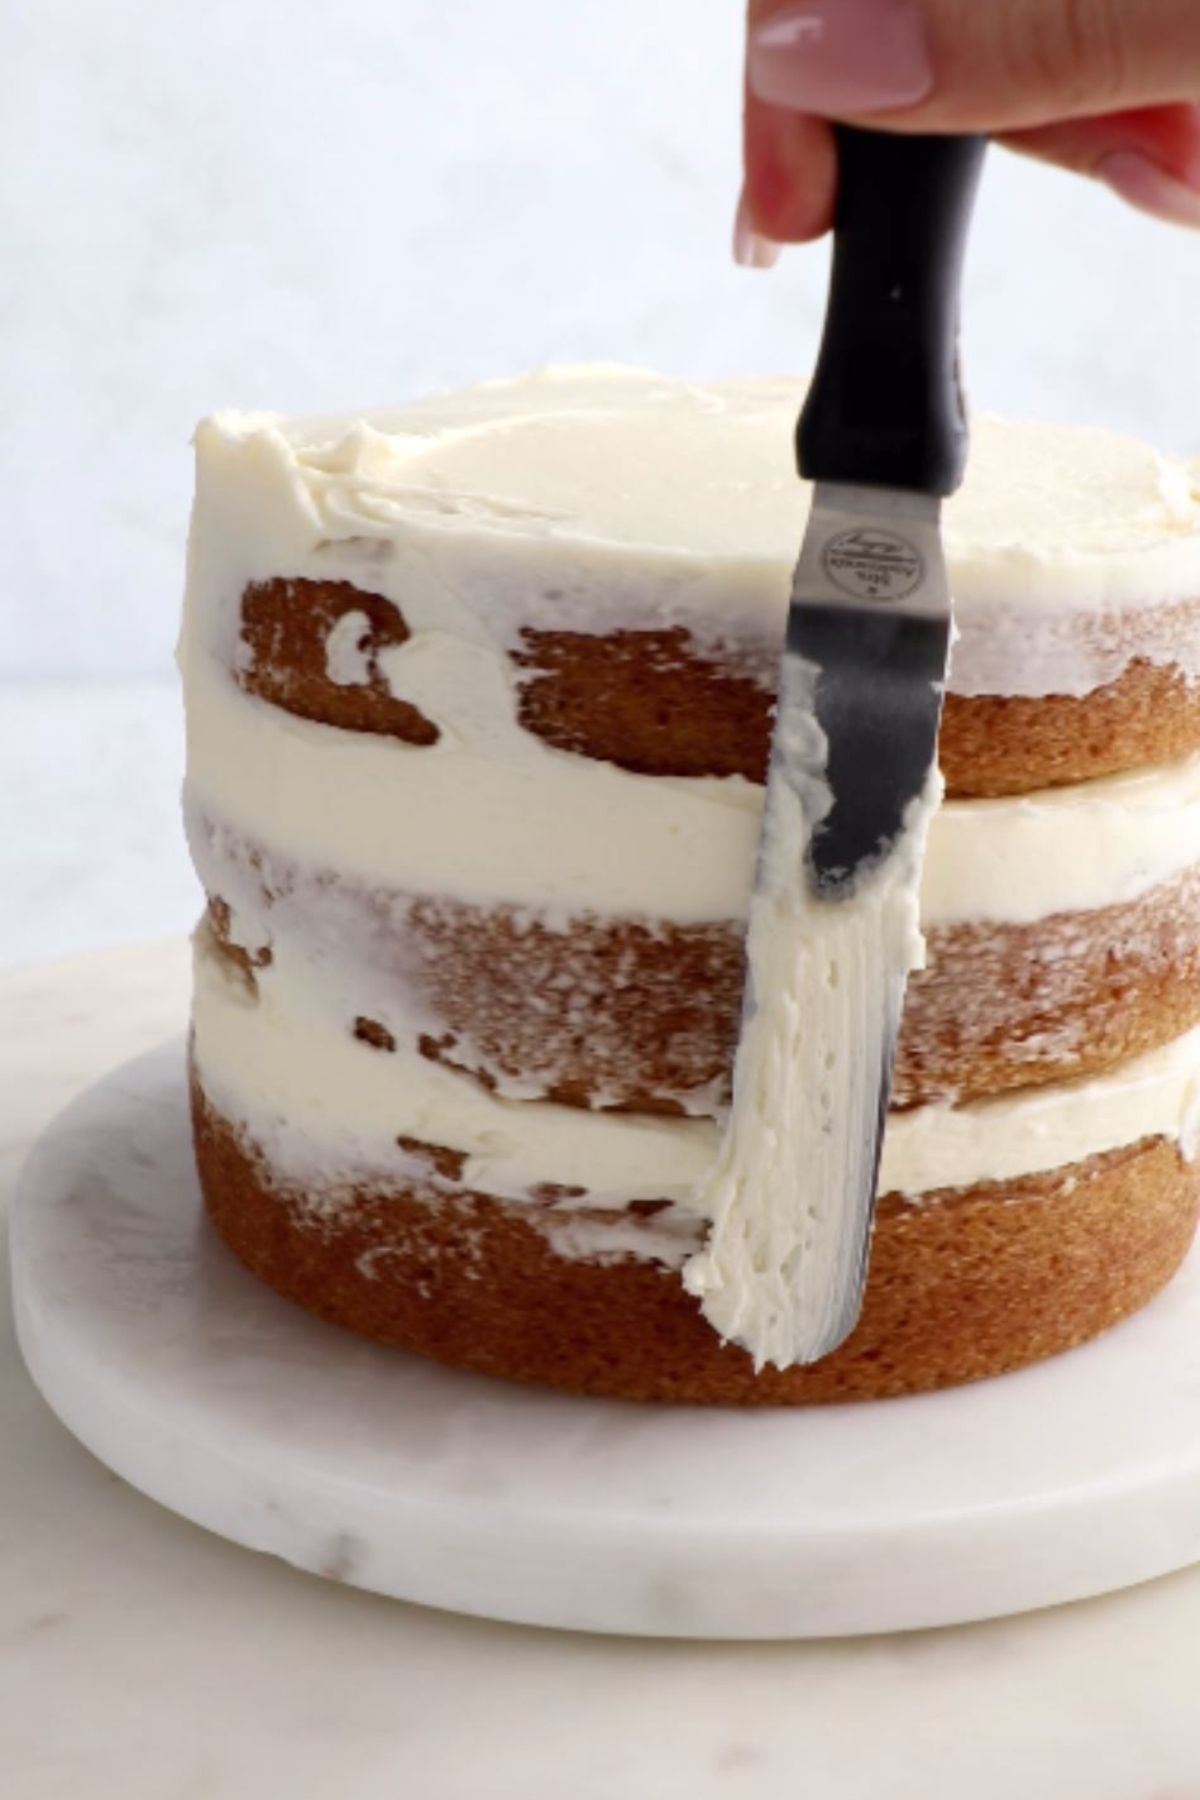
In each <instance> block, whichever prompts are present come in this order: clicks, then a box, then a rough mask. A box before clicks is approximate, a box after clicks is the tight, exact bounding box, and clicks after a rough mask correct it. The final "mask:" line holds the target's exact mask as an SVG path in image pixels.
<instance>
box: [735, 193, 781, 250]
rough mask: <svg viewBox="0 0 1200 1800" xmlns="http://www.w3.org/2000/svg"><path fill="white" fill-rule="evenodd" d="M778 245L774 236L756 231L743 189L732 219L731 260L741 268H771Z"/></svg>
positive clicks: (778, 248)
mask: <svg viewBox="0 0 1200 1800" xmlns="http://www.w3.org/2000/svg"><path fill="white" fill-rule="evenodd" d="M779 250H780V246H779V245H778V244H777V243H776V242H775V240H774V238H769V237H765V236H764V235H763V233H762V232H761V231H756V230H755V227H754V221H753V220H752V219H751V217H750V208H749V206H748V204H747V202H746V195H745V192H744V191H743V192H742V194H741V196H740V198H739V200H738V203H737V212H736V214H735V216H734V221H733V260H734V262H735V263H737V264H738V265H739V266H740V267H741V268H743V269H773V268H774V267H775V264H776V263H777V262H778V261H779Z"/></svg>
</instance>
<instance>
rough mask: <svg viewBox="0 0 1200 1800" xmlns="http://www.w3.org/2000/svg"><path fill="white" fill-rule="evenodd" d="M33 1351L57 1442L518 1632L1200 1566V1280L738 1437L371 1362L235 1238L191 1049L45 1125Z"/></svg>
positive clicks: (32, 1276)
mask: <svg viewBox="0 0 1200 1800" xmlns="http://www.w3.org/2000/svg"><path fill="white" fill-rule="evenodd" d="M13 1261H14V1272H15V1296H16V1304H17V1319H18V1329H19V1335H20V1339H21V1344H22V1347H23V1350H24V1354H25V1357H26V1360H27V1363H28V1366H29V1368H30V1370H31V1372H32V1374H33V1377H34V1379H35V1381H36V1382H37V1384H38V1386H39V1387H40V1388H41V1390H42V1392H43V1394H44V1395H45V1397H46V1399H47V1400H48V1401H49V1402H50V1404H51V1406H52V1407H53V1408H54V1410H55V1411H56V1412H57V1413H58V1414H59V1416H60V1417H61V1418H62V1420H63V1421H64V1423H65V1424H66V1425H67V1426H68V1428H69V1429H70V1430H71V1431H72V1432H73V1433H74V1434H75V1435H76V1436H77V1437H78V1438H79V1439H80V1440H81V1441H82V1442H83V1443H84V1444H85V1445H87V1447H88V1448H89V1449H90V1450H92V1451H93V1453H94V1454H95V1455H96V1456H98V1457H99V1458H101V1459H102V1461H104V1462H105V1463H107V1464H108V1465H109V1466H110V1467H111V1468H113V1469H114V1470H116V1471H117V1472H118V1473H119V1474H120V1475H122V1476H124V1477H125V1479H126V1480H127V1481H129V1482H131V1483H132V1484H133V1485H134V1486H135V1487H138V1488H140V1489H142V1490H143V1491H144V1492H145V1493H147V1494H149V1495H151V1496H152V1497H153V1498H154V1499H156V1500H158V1501H160V1502H162V1503H163V1504H164V1505H166V1506H168V1507H171V1508H172V1509H173V1510H175V1511H176V1512H179V1513H181V1514H183V1515H184V1516H185V1517H187V1518H189V1519H192V1520H194V1521H196V1522H197V1523H199V1524H201V1525H205V1526H207V1527H208V1528H209V1529H210V1530H213V1531H216V1532H219V1533H220V1534H222V1535H223V1536H225V1537H228V1538H232V1539H233V1540H235V1541H236V1542H238V1543H240V1544H244V1545H247V1546H249V1547H251V1548H254V1549H259V1550H266V1551H269V1552H272V1553H273V1554H275V1555H276V1556H280V1557H283V1558H284V1559H285V1560H286V1561H287V1562H289V1563H292V1564H294V1565H296V1566H297V1567H299V1568H302V1569H307V1570H310V1571H313V1572H315V1573H319V1574H325V1575H329V1576H333V1577H336V1578H338V1579H340V1580H342V1581H347V1582H350V1583H352V1584H354V1585H356V1586H360V1587H364V1588H368V1589H371V1590H374V1591H376V1592H379V1593H383V1594H388V1595H393V1596H397V1597H400V1598H403V1599H409V1600H417V1601H421V1602H424V1603H426V1604H427V1605H432V1606H437V1607H443V1608H448V1609H451V1610H454V1611H459V1612H466V1613H471V1614H476V1615H482V1616H485V1617H490V1618H497V1619H506V1620H513V1621H517V1622H521V1623H528V1624H538V1625H552V1626H559V1627H567V1628H576V1629H585V1630H592V1631H605V1632H630V1633H641V1634H651V1635H656V1636H673V1637H699V1638H704V1637H733V1638H776V1637H811V1636H818V1635H820V1636H829V1635H850V1634H858V1633H865V1632H879V1631H894V1630H903V1629H909V1628H914V1627H922V1626H930V1625H944V1624H952V1623H959V1622H962V1621H968V1620H973V1619H981V1618H986V1617H994V1616H1000V1615H1003V1614H1007V1613H1013V1612H1018V1611H1022V1610H1025V1609H1028V1608H1033V1607H1043V1606H1047V1605H1050V1604H1052V1603H1055V1602H1059V1601H1065V1600H1073V1599H1078V1598H1081V1597H1084V1596H1088V1595H1093V1594H1097V1593H1101V1592H1104V1591H1108V1590H1111V1589H1114V1588H1117V1587H1122V1586H1127V1585H1130V1584H1132V1583H1136V1582H1140V1581H1144V1580H1146V1579H1147V1578H1149V1577H1152V1576H1157V1575H1161V1574H1163V1573H1165V1572H1167V1571H1169V1570H1173V1569H1177V1568H1180V1567H1182V1566H1183V1565H1185V1564H1188V1563H1190V1562H1193V1561H1197V1560H1200V1260H1198V1259H1197V1258H1195V1257H1194V1258H1193V1259H1192V1261H1191V1263H1190V1265H1189V1267H1188V1268H1187V1269H1186V1270H1185V1271H1184V1273H1183V1274H1182V1275H1181V1276H1180V1277H1179V1279H1178V1280H1177V1281H1176V1282H1175V1283H1174V1284H1173V1285H1172V1287H1171V1288H1170V1289H1169V1291H1168V1292H1167V1293H1166V1294H1165V1295H1163V1296H1162V1297H1161V1298H1160V1299H1159V1300H1158V1301H1157V1302H1156V1303H1155V1304H1154V1305H1153V1306H1152V1307H1150V1308H1149V1309H1148V1310H1147V1311H1146V1312H1144V1313H1143V1314H1142V1315H1141V1316H1140V1317H1139V1318H1138V1319H1136V1320H1135V1321H1132V1322H1130V1323H1129V1324H1128V1325H1126V1326H1124V1327H1120V1328H1118V1329H1117V1330H1115V1331H1113V1332H1111V1333H1109V1334H1108V1335H1107V1336H1106V1337H1104V1338H1103V1339H1101V1340H1100V1341H1099V1342H1098V1343H1096V1344H1094V1345H1091V1346H1089V1347H1087V1348H1085V1349H1083V1350H1080V1351H1077V1352H1075V1353H1073V1354H1072V1355H1070V1356H1066V1357H1062V1358H1059V1359H1058V1360H1057V1361H1055V1362H1053V1363H1051V1364H1048V1365H1046V1366H1045V1367H1043V1368H1040V1369H1034V1370H1030V1371H1027V1372H1025V1373H1023V1374H1020V1375H1016V1376H1009V1377H1007V1378H1005V1379H1003V1380H999V1381H993V1382H988V1383H985V1384H982V1385H980V1386H977V1387H974V1388H970V1389H963V1390H959V1391H958V1392H954V1393H947V1394H940V1395H932V1396H929V1397H926V1398H921V1399H916V1400H907V1401H893V1402H889V1403H884V1404H876V1405H866V1406H848V1407H836V1408H819V1409H814V1410H811V1411H787V1410H779V1411H771V1412H761V1413H740V1414H739V1413H729V1412H715V1411H713V1412H710V1411H703V1410H691V1409H688V1410H671V1409H660V1408H653V1407H646V1406H631V1405H625V1404H613V1403H607V1402H597V1401H586V1400H576V1399H571V1398H564V1397H560V1396H556V1395H552V1394H547V1393H542V1392H538V1391H534V1390H527V1389H522V1388H518V1387H513V1386H509V1385H507V1384H505V1383H502V1382H493V1381H487V1380H483V1379H480V1378H477V1377H472V1376H467V1375H461V1374H458V1373H455V1372H452V1371H449V1370H444V1369H441V1368H437V1367H435V1366H433V1365H431V1364H428V1363H426V1362H423V1361H421V1360H419V1359H417V1358H413V1357H409V1356H405V1355H403V1354H400V1353H396V1352H389V1351H385V1350H382V1349H378V1348H375V1347H373V1346H371V1345H368V1344H366V1343H362V1342H360V1341H358V1340H357V1339H355V1338H354V1337H352V1336H351V1335H349V1334H347V1333H343V1332H340V1331H337V1330H335V1329H333V1328H332V1327H328V1326H325V1325H322V1324H320V1323H319V1322H317V1321H315V1320H312V1319H310V1318H308V1317H306V1316H305V1315H304V1314H303V1313H301V1312H300V1311H298V1310H297V1309H295V1308H293V1307H291V1306H289V1305H287V1304H286V1303H285V1302H284V1301H282V1300H280V1299H278V1298H277V1297H276V1296H275V1295H273V1294H271V1293H269V1292H267V1291H266V1290H264V1289H262V1288H261V1287H260V1286H259V1285H258V1284H257V1283H256V1282H254V1281H253V1280H251V1278H250V1277H249V1276H248V1275H246V1274H245V1273H244V1272H243V1271H242V1270H241V1269H240V1267H238V1266H237V1265H236V1263H235V1262H234V1260H233V1258H232V1257H231V1256H230V1255H229V1254H228V1253H227V1252H226V1250H225V1249H224V1248H223V1246H222V1245H221V1244H220V1243H219V1242H218V1241H217V1240H216V1239H215V1237H214V1236H213V1234H212V1233H211V1232H210V1230H209V1229H208V1227H207V1225H206V1223H205V1221H204V1218H203V1216H202V1214H201V1211H200V1206H199V1197H198V1193H197V1189H196V1184H195V1179H194V1176H193V1174H192V1170H191V1164H190V1154H189V1145H188V1135H187V1129H186V1118H185V1096H184V1077H183V1056H182V1050H181V1047H180V1045H179V1044H174V1045H171V1046H168V1047H167V1048H164V1049H160V1050H157V1051H153V1052H151V1053H150V1054H149V1055H147V1056H143V1057H141V1058H139V1059H138V1060H137V1061H135V1062H132V1063H129V1064H127V1065H125V1066H124V1067H123V1068H121V1069H119V1070H118V1071H116V1073H114V1074H112V1075H110V1076H108V1077H107V1078H106V1079H104V1080H103V1081H101V1082H100V1083H99V1084H98V1085H96V1086H95V1087H93V1088H91V1089H90V1090H88V1091H87V1092H86V1093H85V1094H84V1095H83V1096H82V1097H81V1098H80V1099H78V1100H77V1101H76V1102H75V1103H74V1104H73V1105H72V1106H71V1107H70V1108H69V1109H68V1110H67V1111H66V1112H65V1113H64V1114H62V1115H61V1117H60V1118H59V1119H58V1121H57V1122H56V1123H55V1124H54V1125H53V1126H52V1127H51V1128H50V1130H49V1131H48V1132H47V1133H46V1135H45V1136H44V1137H43V1139H42V1141H41V1143H40V1145H39V1147H38V1148H37V1150H36V1151H35V1153H34V1156H33V1158H32V1160H31V1162H30V1164H29V1166H28V1168H27V1170H26V1174H25V1177H24V1179H23V1182H22V1184H21V1188H20V1191H19V1195H18V1200H17V1204H16V1207H15V1213H14V1218H13Z"/></svg>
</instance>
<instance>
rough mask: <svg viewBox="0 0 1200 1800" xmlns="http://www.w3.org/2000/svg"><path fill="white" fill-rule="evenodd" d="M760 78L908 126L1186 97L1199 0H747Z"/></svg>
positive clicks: (829, 106) (813, 105)
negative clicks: (749, 3)
mask: <svg viewBox="0 0 1200 1800" xmlns="http://www.w3.org/2000/svg"><path fill="white" fill-rule="evenodd" d="M747 79H748V84H749V87H750V89H751V92H752V93H753V94H754V95H756V96H757V97H758V98H759V99H760V100H762V101H765V102H768V103H769V104H771V105H774V106H779V107H787V108H789V109H793V110H798V111H802V112H806V113H817V114H820V115H823V116H824V117H826V118H836V119H850V120H857V119H863V120H870V121H871V122H872V123H874V124H879V125H886V126H888V127H890V128H894V129H896V130H900V131H907V130H912V131H987V132H993V133H997V132H1007V131H1017V130H1023V129H1026V128H1028V127H1030V126H1038V125H1044V124H1048V123H1052V122H1058V121H1061V120H1064V119H1072V118H1084V117H1090V116H1093V115H1095V114H1098V113H1106V112H1113V111H1116V110H1118V109H1124V108H1132V107H1146V106H1155V105H1159V104H1161V103H1163V102H1168V101H1178V100H1188V99H1191V98H1193V97H1194V96H1195V94H1196V93H1197V91H1200V4H1197V0H752V4H751V8H750V35H749V41H748V47H747Z"/></svg>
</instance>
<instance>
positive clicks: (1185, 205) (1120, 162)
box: [1096, 150, 1200, 231]
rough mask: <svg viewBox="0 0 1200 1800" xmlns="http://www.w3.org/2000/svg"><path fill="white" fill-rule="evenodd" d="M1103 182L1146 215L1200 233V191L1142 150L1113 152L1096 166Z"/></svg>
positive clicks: (1101, 159)
mask: <svg viewBox="0 0 1200 1800" xmlns="http://www.w3.org/2000/svg"><path fill="white" fill-rule="evenodd" d="M1096 174H1097V175H1098V176H1099V177H1100V179H1101V181H1104V182H1107V183H1108V185H1109V187H1110V188H1112V189H1114V191H1115V192H1116V193H1118V194H1120V196H1121V198H1122V200H1128V202H1129V204H1130V205H1131V206H1136V207H1138V208H1139V209H1140V210H1141V211H1142V212H1147V213H1153V215H1154V217H1155V218H1156V219H1166V220H1168V221H1169V222H1170V223H1171V224H1172V225H1190V226H1192V228H1193V229H1194V230H1196V231H1200V190H1198V189H1196V188H1194V187H1189V186H1188V185H1187V183H1186V182H1183V181H1180V180H1179V179H1178V177H1177V176H1175V175H1172V174H1171V173H1170V171H1169V170H1168V169H1164V168H1163V166H1162V164H1161V163H1156V162H1155V161H1154V160H1153V158H1152V157H1149V156H1146V155H1144V154H1143V153H1142V151H1140V150H1110V151H1109V153H1108V155H1107V156H1102V157H1101V158H1100V161H1099V162H1098V163H1097V164H1096Z"/></svg>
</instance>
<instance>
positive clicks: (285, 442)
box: [208, 366, 1200, 608]
mask: <svg viewBox="0 0 1200 1800" xmlns="http://www.w3.org/2000/svg"><path fill="white" fill-rule="evenodd" d="M801 396H802V384H801V383H800V382H798V381H785V380H741V381H731V382H723V383H714V384H710V385H699V384H694V383H687V382H682V381H676V380H672V379H670V378H667V377H663V376H656V375H652V374H645V373H641V372H639V371H636V370H627V369H620V368H610V367H604V366H601V367H594V368H581V369H573V368H563V369H550V370H546V371H544V372H541V373H539V374H535V375H529V376H522V377H519V378H517V379H515V380H512V381H497V382H486V383H482V384H480V385H479V386H477V387H473V388H467V389H464V390H461V391H460V392H457V393H451V394H447V395H444V396H438V397H434V398H433V399H430V400H427V401H419V402H417V403H415V404H414V405H412V406H408V407H404V408H399V409H391V410H381V411H371V412H368V413H365V414H361V415H351V414H343V415H328V416H325V417H320V418H314V419H302V420H292V421H287V420H283V419H277V418H275V417H273V416H271V415H265V414H249V415H241V414H235V413H225V414H221V415H218V417H217V419H216V420H215V421H213V424H212V426H211V427H210V428H208V429H210V430H213V431H214V432H215V433H216V434H217V435H218V436H219V437H220V438H222V439H225V440H226V441H227V442H233V441H239V440H240V441H244V440H246V439H248V438H252V437H255V436H261V437H262V438H264V439H265V440H266V442H267V443H269V444H270V445H271V446H272V447H273V449H274V451H275V454H276V456H277V457H278V458H279V459H281V460H282V461H283V462H284V463H285V464H287V465H288V466H289V467H290V469H291V471H292V473H293V475H294V478H295V480H296V482H297V484H298V485H299V487H300V489H301V490H302V491H303V494H304V496H305V498H306V499H307V501H308V502H309V503H310V504H311V506H312V507H313V509H314V510H315V512H316V514H317V516H318V518H319V519H320V521H321V524H322V527H323V528H324V529H325V530H326V531H327V533H328V535H330V536H331V537H346V536H351V535H356V534H359V535H365V536H379V537H384V536H387V535H390V534H391V533H392V532H396V531H416V532H421V531H424V530H431V531H437V532H440V533H446V532H461V531H463V530H467V531H469V532H471V533H472V534H484V535H489V534H495V535H496V536H498V537H504V538H512V537H516V538H522V539H530V538H533V539H545V538H550V539H554V540H558V541H564V540H565V541H570V542H575V543H578V544H580V545H581V546H582V545H585V544H586V545H588V546H589V547H591V548H592V549H593V550H598V549H602V548H604V547H608V548H611V549H612V550H613V551H615V552H616V553H618V554H621V553H622V552H625V553H627V552H629V551H637V552H639V553H640V554H642V555H645V556H648V557H650V558H652V559H654V560H659V559H661V558H663V557H666V558H673V559H674V558H678V559H682V560H692V559H703V560H705V561H709V562H711V561H712V560H713V559H722V560H724V559H731V560H733V561H737V562H749V563H769V564H783V565H790V563H791V561H792V560H793V559H794V556H795V553H796V549H797V546H798V542H799V538H800V534H801V532H802V530H803V525H804V516H805V512H806V508H807V493H806V490H805V488H804V487H803V485H802V484H800V483H798V481H797V479H796V476H795V472H794V467H793V461H792V432H793V428H794V423H795V418H796V414H797V412H798V410H799V406H800V400H801ZM946 538H947V548H948V552H949V556H950V561H951V568H952V574H953V580H954V586H955V593H956V598H957V599H958V601H959V604H960V605H962V606H967V607H977V606H987V605H989V604H991V605H1009V604H1012V603H1017V604H1022V605H1029V604H1031V603H1035V602H1036V603H1040V604H1042V605H1045V606H1051V607H1056V606H1057V607H1064V608H1079V607H1087V608H1103V607H1104V606H1106V605H1121V606H1128V605H1133V604H1139V603H1140V604H1154V603H1159V602H1164V601H1170V600H1191V599H1196V598H1200V501H1198V499H1197V493H1196V489H1195V486H1194V477H1193V476H1192V475H1190V474H1189V470H1188V467H1187V465H1186V464H1184V463H1183V462H1182V461H1179V460H1173V459H1170V458H1167V457H1165V456H1163V455H1161V454H1160V453H1159V452H1157V451H1155V450H1154V449H1152V448H1151V447H1150V446H1149V445H1147V444H1144V443H1141V442H1139V441H1138V440H1137V439H1135V438H1131V437H1125V436H1122V435H1120V434H1118V433H1116V432H1111V431H1107V430H1103V429H1100V428H1097V427H1084V426H1068V425H1046V424H1033V423H1022V422H1013V421H1006V420H1000V419H995V418H991V417H988V416H980V417H978V418H977V419H975V421H974V422H973V432H972V450H971V461H970V465H969V469H968V474H967V479H966V482H965V484H964V486H963V489H962V490H961V492H960V493H959V494H958V495H957V496H956V497H955V498H954V499H953V500H952V501H950V503H949V504H948V507H947V511H946Z"/></svg>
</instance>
